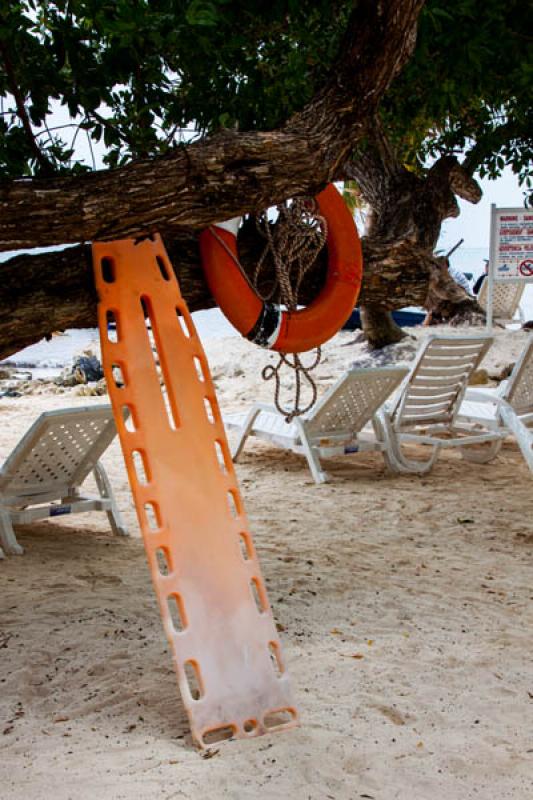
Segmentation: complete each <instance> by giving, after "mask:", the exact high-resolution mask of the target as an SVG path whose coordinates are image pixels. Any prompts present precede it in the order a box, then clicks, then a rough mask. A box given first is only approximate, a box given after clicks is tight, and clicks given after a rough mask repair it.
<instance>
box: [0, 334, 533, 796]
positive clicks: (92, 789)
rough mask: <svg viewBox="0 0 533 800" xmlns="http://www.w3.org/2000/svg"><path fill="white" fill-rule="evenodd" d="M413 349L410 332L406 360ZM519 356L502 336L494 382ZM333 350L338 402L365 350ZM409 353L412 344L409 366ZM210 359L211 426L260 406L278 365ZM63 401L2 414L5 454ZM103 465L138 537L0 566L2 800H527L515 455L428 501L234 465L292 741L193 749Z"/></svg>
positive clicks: (242, 353)
mask: <svg viewBox="0 0 533 800" xmlns="http://www.w3.org/2000/svg"><path fill="white" fill-rule="evenodd" d="M425 333H427V332H423V331H418V332H417V336H418V337H420V336H421V335H424V334H425ZM525 336H526V334H522V333H516V334H515V333H512V334H511V333H506V334H505V335H499V337H498V341H497V344H496V346H495V348H494V350H493V351H492V353H491V355H490V356H489V358H488V360H487V364H486V367H487V369H488V371H489V373H491V372H492V373H496V372H498V371H499V370H501V369H502V368H503V367H504V366H505V365H506V364H508V363H509V362H511V361H513V360H514V359H515V358H516V355H517V353H518V352H519V350H520V348H521V346H522V344H523V342H524V340H525ZM353 339H354V335H353V334H347V333H343V334H340V335H339V336H338V337H336V339H335V340H334V341H333V342H332V343H331V344H329V345H328V346H327V347H326V349H325V362H324V363H323V364H322V366H321V367H320V370H319V373H318V377H319V384H320V387H321V388H324V387H325V386H327V385H329V384H330V383H331V382H332V381H333V380H334V379H335V377H336V376H337V375H338V374H340V373H341V372H342V371H343V370H344V369H345V368H346V367H347V366H349V365H350V364H351V363H352V362H353V361H354V360H363V361H364V360H365V359H367V358H368V355H367V354H365V351H364V347H362V346H361V345H353V344H351V342H353ZM415 344H416V343H414V342H413V343H411V344H409V343H407V345H402V351H401V352H402V353H403V355H404V356H405V357H408V356H410V355H412V353H413V352H414V349H415ZM208 354H209V358H210V362H211V366H212V371H213V374H214V377H215V380H216V383H217V387H218V389H219V396H220V402H221V405H222V407H223V410H225V409H227V410H236V409H239V408H244V407H246V405H247V404H249V403H250V402H251V400H252V399H256V398H257V397H261V398H262V399H271V396H272V394H271V392H272V390H271V386H270V385H264V384H262V382H261V381H260V378H259V370H260V366H261V364H263V365H264V364H266V363H269V359H271V356H270V355H269V354H265V353H263V352H262V351H259V350H256V349H254V348H252V347H251V346H250V345H248V344H247V343H245V342H243V341H241V340H239V339H231V340H230V339H228V340H224V341H211V342H209V344H208ZM105 401H106V398H87V397H80V396H77V395H76V390H68V391H66V392H65V393H62V394H51V393H50V392H44V393H42V394H39V395H37V396H24V397H20V398H13V399H11V398H3V399H1V400H0V412H1V415H2V422H3V424H2V426H1V429H0V451H1V453H2V455H7V454H8V452H9V450H10V449H11V447H12V446H13V445H14V444H15V443H16V442H17V441H18V439H19V437H20V435H21V434H22V433H23V432H24V430H25V429H26V427H27V426H28V424H29V423H30V422H31V421H32V420H33V419H34V418H35V416H36V415H37V413H39V412H40V411H42V410H44V409H52V408H58V407H61V406H70V405H81V404H86V403H89V402H90V403H93V402H94V403H98V402H105ZM104 463H105V465H106V467H107V469H108V471H109V474H110V477H111V479H112V482H113V485H114V487H115V490H116V493H117V498H118V502H119V506H120V507H121V509H122V510H123V512H124V514H125V517H126V521H127V523H128V525H129V527H130V529H131V531H132V534H133V535H132V538H130V539H129V540H119V539H115V538H113V537H112V536H111V534H110V533H109V532H108V530H107V520H106V517H105V515H103V514H85V515H82V516H78V517H72V518H61V519H57V520H54V521H53V522H52V523H50V522H43V523H39V524H37V525H34V526H31V527H30V526H27V527H21V528H19V531H18V535H19V540H20V542H21V543H22V544H23V545H24V547H25V548H26V554H25V555H24V556H23V557H9V558H7V559H6V560H5V561H3V562H0V587H1V591H0V598H1V599H0V659H1V660H0V664H1V667H0V743H1V746H2V747H1V755H0V797H1V798H2V800H23V799H24V800H28V798H31V800H33V799H34V798H35V800H67V799H68V800H93V798H101V800H120V799H121V798H128V799H130V798H131V799H132V800H152V799H153V800H156V798H157V799H159V798H162V799H163V798H164V799H165V800H167V799H170V798H187V800H189V799H190V800H196V798H204V797H211V798H215V799H218V798H235V800H248V799H249V798H250V799H251V798H254V799H255V798H259V797H261V798H268V799H270V798H281V797H290V798H294V800H326V799H330V800H332V799H334V800H344V799H346V800H358V798H370V799H371V800H393V799H394V800H396V799H399V800H429V798H431V800H456V799H457V800H459V798H460V799H461V800H464V799H465V798H476V800H489V798H490V800H492V799H493V798H497V799H498V800H505V799H506V798H513V799H515V798H516V800H526V798H528V797H531V796H533V659H532V652H533V635H532V622H533V619H532V617H533V614H532V609H533V604H532V600H533V589H532V587H533V568H532V556H533V531H532V529H531V507H532V495H531V487H532V483H531V475H530V473H529V472H528V470H527V468H526V467H525V465H524V463H523V460H522V459H521V457H520V455H519V452H518V450H517V449H516V447H515V446H514V445H513V444H512V443H511V442H509V443H508V444H506V446H505V447H504V449H503V451H502V453H501V454H500V456H499V457H498V458H497V459H496V460H495V461H494V462H492V463H491V464H487V465H481V466H473V465H469V464H467V463H466V462H464V461H463V460H462V459H461V457H460V455H459V454H458V453H452V452H446V453H444V454H443V455H442V456H441V458H440V459H439V461H438V463H437V465H436V466H435V468H434V470H433V472H432V473H431V474H430V475H429V476H426V477H424V478H419V477H414V476H400V477H398V476H393V475H390V474H389V473H387V472H386V470H385V468H384V465H383V462H382V460H381V459H380V456H379V455H378V454H373V453H371V454H363V455H354V456H345V457H342V458H341V457H338V458H334V459H331V460H330V461H329V462H328V463H327V468H328V471H329V473H330V474H331V476H332V481H331V483H329V484H326V485H323V486H320V487H317V486H315V485H314V484H313V483H312V481H311V479H310V474H309V471H308V469H307V466H306V464H305V463H304V461H303V459H301V458H300V457H298V456H295V455H292V454H287V453H282V452H280V451H278V450H275V449H273V448H271V447H268V446H266V445H262V444H260V443H254V442H251V443H250V445H249V447H248V448H247V450H246V451H245V454H244V456H243V459H242V463H240V464H239V465H238V475H239V479H240V484H241V488H242V492H243V495H244V498H245V502H246V507H247V511H248V515H249V518H250V524H251V529H252V532H253V534H254V537H255V543H256V547H257V550H258V553H259V558H260V561H261V565H262V570H263V575H264V577H265V580H266V583H267V587H268V591H269V596H270V600H271V603H272V605H273V609H274V614H275V617H276V621H277V623H278V627H279V629H280V637H281V641H282V645H283V648H284V653H285V658H286V660H287V662H288V665H289V670H290V674H291V679H292V684H293V691H294V695H295V699H296V703H297V705H298V708H299V711H300V714H301V727H300V728H299V729H297V730H293V731H291V732H287V733H284V734H278V735H271V736H265V737H262V738H258V739H253V740H250V741H247V742H241V741H238V742H230V743H226V744H223V745H221V746H217V747H216V748H213V749H212V750H211V751H208V755H209V756H210V757H209V758H206V757H205V754H204V755H202V754H200V753H199V752H197V751H196V750H195V749H194V748H193V747H192V745H191V741H190V738H189V735H188V728H187V721H186V718H185V714H184V712H183V709H182V706H181V702H180V698H179V695H178V693H177V688H176V681H175V678H174V673H173V669H172V665H171V660H170V656H169V652H168V649H167V647H166V643H165V639H164V635H163V630H162V627H161V624H160V620H159V615H158V611H157V607H156V602H155V597H154V595H153V592H152V590H151V585H150V580H149V575H148V569H147V567H146V563H145V557H144V552H143V548H142V544H141V541H140V539H139V538H138V529H137V523H136V519H135V515H134V511H133V506H132V501H131V497H130V494H129V488H128V484H127V480H126V475H125V472H124V469H123V464H122V459H121V455H120V451H119V447H118V444H117V443H116V442H115V443H114V444H113V445H112V447H111V448H110V449H109V450H108V452H107V453H106V456H105V459H104Z"/></svg>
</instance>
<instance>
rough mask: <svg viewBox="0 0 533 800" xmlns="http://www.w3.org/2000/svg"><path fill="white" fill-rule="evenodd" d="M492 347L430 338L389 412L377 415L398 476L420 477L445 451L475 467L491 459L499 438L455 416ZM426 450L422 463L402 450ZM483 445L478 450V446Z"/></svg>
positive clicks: (486, 339) (472, 339) (482, 340)
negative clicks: (410, 447) (458, 451)
mask: <svg viewBox="0 0 533 800" xmlns="http://www.w3.org/2000/svg"><path fill="white" fill-rule="evenodd" d="M491 344H492V337H490V336H486V335H482V336H469V337H458V336H430V337H428V339H427V340H426V342H425V344H424V345H423V347H422V348H421V350H420V352H419V354H418V356H417V358H416V360H415V362H414V364H413V367H412V369H411V371H410V373H409V375H408V377H407V378H406V379H405V382H404V385H403V386H402V391H401V392H400V394H399V396H398V399H397V401H396V403H395V404H394V406H393V407H392V408H391V409H387V408H384V409H382V410H381V412H380V413H379V415H378V418H379V423H380V424H381V425H382V428H383V430H382V431H381V432H380V435H381V436H382V438H384V439H385V440H386V441H387V443H388V446H387V447H386V448H385V449H384V451H383V453H384V456H385V459H390V464H389V466H390V467H391V468H392V469H394V470H396V471H398V472H414V473H419V474H422V473H424V472H428V471H429V470H430V469H431V467H432V466H433V464H434V462H435V460H436V458H437V456H438V454H439V451H440V449H441V448H444V447H460V448H461V453H462V455H463V456H464V457H465V458H466V459H468V460H470V461H476V462H484V461H487V460H489V459H490V458H493V457H494V451H495V450H496V449H497V448H498V447H499V444H500V439H501V434H500V433H499V432H497V431H494V430H492V431H491V430H489V429H488V428H487V427H486V426H479V425H476V426H474V425H472V424H471V423H469V422H468V421H461V422H459V421H458V419H457V413H458V410H459V406H460V405H461V401H462V399H463V397H464V394H465V391H466V387H467V384H468V380H469V378H470V376H471V375H472V373H473V372H474V370H475V369H476V368H477V367H478V365H479V363H480V362H481V360H482V359H483V357H484V356H485V353H486V352H487V350H488V349H489V347H490V345H491ZM407 443H415V444H424V445H429V447H430V455H429V457H428V459H427V460H426V461H415V460H413V459H412V458H409V457H408V456H407V455H406V454H405V452H404V450H403V445H404V444H407ZM480 444H481V445H483V446H482V447H481V448H479V447H477V445H480Z"/></svg>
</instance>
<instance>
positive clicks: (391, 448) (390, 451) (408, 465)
mask: <svg viewBox="0 0 533 800" xmlns="http://www.w3.org/2000/svg"><path fill="white" fill-rule="evenodd" d="M377 418H378V426H379V425H381V431H382V436H383V438H384V441H385V443H386V447H385V450H384V451H383V457H384V459H385V462H386V463H387V465H388V466H389V467H390V468H391V469H392V470H394V472H405V473H409V474H413V473H414V474H415V475H424V473H426V472H429V471H430V469H431V468H432V467H433V464H434V463H435V461H436V460H437V456H438V455H439V451H440V447H439V445H435V446H433V447H432V451H431V455H430V457H429V458H428V460H427V461H413V460H412V459H410V458H406V456H405V455H404V454H403V453H402V448H401V444H400V442H399V440H398V436H397V435H396V432H395V431H394V430H393V428H392V424H391V421H390V418H389V416H388V414H387V413H386V412H385V411H382V412H380V413H379V414H378V415H377Z"/></svg>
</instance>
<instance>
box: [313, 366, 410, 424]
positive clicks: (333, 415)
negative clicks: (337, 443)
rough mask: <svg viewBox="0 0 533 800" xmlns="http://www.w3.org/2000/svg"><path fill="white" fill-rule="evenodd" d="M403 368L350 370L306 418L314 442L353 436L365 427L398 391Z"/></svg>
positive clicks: (404, 372)
mask: <svg viewBox="0 0 533 800" xmlns="http://www.w3.org/2000/svg"><path fill="white" fill-rule="evenodd" d="M406 373H407V369H405V368H403V367H378V368H376V369H371V370H369V369H364V368H356V367H354V368H353V369H350V370H348V372H346V373H345V374H344V375H343V377H342V378H341V379H340V380H339V381H338V382H337V383H336V384H334V385H333V386H332V387H331V388H330V389H329V390H328V391H327V392H326V393H325V394H324V396H323V397H322V398H321V400H320V401H319V402H318V403H317V405H316V406H315V408H314V410H313V411H312V412H311V414H309V416H308V417H306V418H305V429H306V431H307V434H308V436H309V437H310V438H312V439H317V438H320V436H328V435H331V434H335V435H336V436H343V435H348V436H349V435H353V434H354V433H358V432H359V431H361V430H362V428H364V426H365V425H366V424H367V422H369V420H370V419H371V418H372V417H373V415H374V414H375V413H376V411H377V410H378V408H379V407H380V406H381V405H383V403H384V402H385V401H386V400H387V398H388V397H389V396H390V394H391V392H392V391H393V390H394V389H395V388H396V386H397V385H398V383H399V381H400V380H401V377H402V375H405V374H406Z"/></svg>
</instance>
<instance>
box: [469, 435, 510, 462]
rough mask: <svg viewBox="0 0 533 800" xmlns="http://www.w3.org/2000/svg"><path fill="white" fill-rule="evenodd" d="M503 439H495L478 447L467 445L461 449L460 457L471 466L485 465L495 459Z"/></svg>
mask: <svg viewBox="0 0 533 800" xmlns="http://www.w3.org/2000/svg"><path fill="white" fill-rule="evenodd" d="M502 443H503V439H496V441H493V442H485V443H484V444H480V445H477V446H476V445H469V446H467V447H461V448H460V450H461V455H462V457H463V458H464V459H465V461H470V462H471V463H473V464H486V463H487V462H488V461H492V459H493V458H496V456H497V455H498V453H499V452H500V450H501V448H502Z"/></svg>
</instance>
